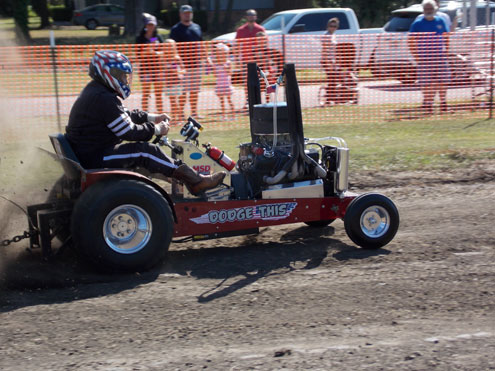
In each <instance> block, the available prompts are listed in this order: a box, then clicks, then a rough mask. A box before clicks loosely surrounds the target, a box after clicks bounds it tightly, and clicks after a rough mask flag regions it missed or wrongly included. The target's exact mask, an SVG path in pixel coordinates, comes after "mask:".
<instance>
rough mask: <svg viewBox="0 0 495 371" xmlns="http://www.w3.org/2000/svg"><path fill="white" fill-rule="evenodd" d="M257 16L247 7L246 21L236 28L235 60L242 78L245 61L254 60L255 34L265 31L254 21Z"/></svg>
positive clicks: (254, 11) (244, 71) (244, 70)
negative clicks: (238, 64) (238, 63)
mask: <svg viewBox="0 0 495 371" xmlns="http://www.w3.org/2000/svg"><path fill="white" fill-rule="evenodd" d="M257 18H258V15H257V13H256V10H254V9H249V10H248V11H247V12H246V19H247V22H246V23H245V24H244V25H242V26H241V27H239V28H238V29H237V32H236V35H235V38H236V51H237V52H236V55H237V60H238V61H239V62H240V64H241V68H240V70H241V76H242V79H245V78H246V69H247V68H246V66H247V63H249V62H255V51H256V48H257V42H256V34H257V33H258V32H265V28H264V27H263V26H260V25H259V24H258V23H256V20H257ZM243 85H244V84H243Z"/></svg>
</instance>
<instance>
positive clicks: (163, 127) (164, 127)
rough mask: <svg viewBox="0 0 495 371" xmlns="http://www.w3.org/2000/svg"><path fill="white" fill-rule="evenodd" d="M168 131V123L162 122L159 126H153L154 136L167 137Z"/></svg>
mask: <svg viewBox="0 0 495 371" xmlns="http://www.w3.org/2000/svg"><path fill="white" fill-rule="evenodd" d="M169 129H170V126H169V124H168V121H162V122H160V123H159V124H156V125H155V135H167V134H168V131H169Z"/></svg>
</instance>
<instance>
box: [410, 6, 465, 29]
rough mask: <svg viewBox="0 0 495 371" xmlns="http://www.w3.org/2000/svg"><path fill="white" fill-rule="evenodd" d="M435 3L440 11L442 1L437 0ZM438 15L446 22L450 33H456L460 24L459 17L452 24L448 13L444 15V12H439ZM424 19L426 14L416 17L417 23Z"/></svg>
mask: <svg viewBox="0 0 495 371" xmlns="http://www.w3.org/2000/svg"><path fill="white" fill-rule="evenodd" d="M435 3H436V4H437V9H438V7H439V6H440V1H439V0H435ZM436 15H437V16H438V17H440V18H442V19H443V21H444V22H445V25H446V26H447V31H448V32H454V31H455V29H456V28H457V23H458V17H457V16H456V17H454V21H453V22H452V21H451V20H450V16H449V15H448V14H447V13H444V12H441V11H439V10H437V13H436ZM424 17H425V15H424V14H420V15H418V16H417V17H416V19H415V21H420V20H422V19H423V18H424Z"/></svg>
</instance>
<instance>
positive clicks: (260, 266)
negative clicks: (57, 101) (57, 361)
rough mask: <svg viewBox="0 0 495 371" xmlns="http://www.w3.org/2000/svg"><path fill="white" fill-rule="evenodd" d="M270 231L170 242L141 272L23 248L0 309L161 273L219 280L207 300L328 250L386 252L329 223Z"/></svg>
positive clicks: (119, 287) (1, 283)
mask: <svg viewBox="0 0 495 371" xmlns="http://www.w3.org/2000/svg"><path fill="white" fill-rule="evenodd" d="M273 232H275V230H273V229H265V230H264V231H262V234H260V235H253V236H244V237H236V238H228V239H223V240H216V241H212V243H211V246H212V247H205V248H194V249H193V248H192V247H193V245H192V244H189V245H186V246H185V249H182V250H177V249H178V248H179V247H178V246H177V245H172V247H171V251H169V254H168V258H167V261H166V263H164V264H163V265H161V266H159V267H157V268H154V269H152V270H151V271H149V272H145V273H141V274H139V273H135V274H104V273H95V272H94V271H93V270H92V269H91V267H90V266H88V265H87V264H86V263H85V262H82V261H80V260H79V259H77V257H76V255H75V254H74V253H73V252H72V251H71V250H67V251H66V252H64V254H63V255H62V256H60V257H57V258H55V259H53V260H51V261H43V260H42V259H41V257H40V256H39V254H38V253H28V252H23V253H21V254H20V255H18V256H17V257H16V258H15V259H11V260H10V261H9V262H7V263H6V264H4V266H3V268H2V270H1V271H0V290H1V291H0V312H7V311H11V310H14V309H17V308H21V307H27V306H32V305H39V304H52V303H62V302H70V301H74V300H80V299H87V298H91V297H98V296H105V295H111V294H116V293H119V292H122V291H125V290H129V289H132V288H135V287H137V286H140V285H143V284H146V283H149V282H152V281H154V280H155V279H156V278H157V277H158V276H159V275H161V274H165V273H168V274H178V275H182V276H190V277H194V278H196V279H217V280H220V282H219V283H218V284H215V285H214V286H213V287H212V288H211V289H208V290H207V291H205V292H204V293H202V294H201V295H200V296H199V297H198V301H199V302H209V301H212V300H215V299H218V298H221V297H224V296H227V295H229V294H231V293H233V292H235V291H237V290H239V289H241V288H243V287H245V286H248V285H250V284H252V283H254V282H256V281H257V280H259V279H261V278H263V277H268V276H272V275H282V274H287V273H289V272H291V271H293V270H295V269H313V268H316V267H318V266H320V264H321V263H322V262H323V260H324V259H325V258H327V256H328V254H329V252H331V251H334V254H333V255H332V257H333V258H334V259H336V260H338V261H342V260H351V259H365V258H368V257H370V256H374V255H380V254H388V253H389V252H388V250H374V251H370V250H362V249H358V248H356V247H354V246H350V245H347V244H345V243H342V242H341V241H339V240H336V239H333V238H331V236H332V235H333V233H334V229H333V227H326V228H320V229H314V228H309V227H306V226H303V227H299V228H296V229H294V230H291V231H290V232H287V233H285V234H282V235H279V238H277V236H276V235H274V236H273V237H272V236H271V235H268V234H269V233H273ZM264 234H266V235H268V236H269V237H271V238H272V239H273V240H276V241H270V240H269V238H267V237H266V236H265V235H264ZM267 240H268V241H267ZM181 247H182V246H181ZM189 247H190V248H189ZM227 281H229V283H228V284H227ZM231 281H232V282H231Z"/></svg>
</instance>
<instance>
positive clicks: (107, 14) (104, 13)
mask: <svg viewBox="0 0 495 371" xmlns="http://www.w3.org/2000/svg"><path fill="white" fill-rule="evenodd" d="M124 18H125V12H124V8H123V7H121V6H119V5H114V4H100V5H93V6H88V7H87V8H84V9H81V10H74V13H73V16H72V23H74V24H77V25H82V26H86V28H87V29H88V30H94V29H96V28H97V27H98V26H111V25H112V24H116V25H119V26H123V25H124Z"/></svg>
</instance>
